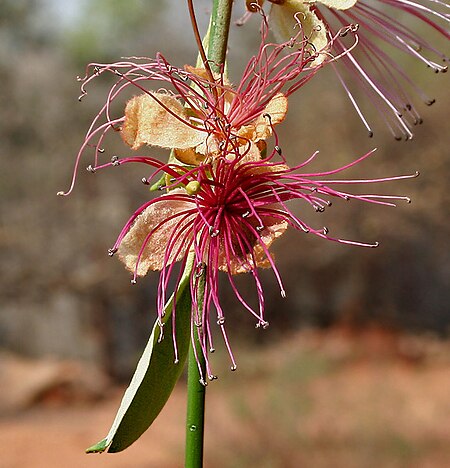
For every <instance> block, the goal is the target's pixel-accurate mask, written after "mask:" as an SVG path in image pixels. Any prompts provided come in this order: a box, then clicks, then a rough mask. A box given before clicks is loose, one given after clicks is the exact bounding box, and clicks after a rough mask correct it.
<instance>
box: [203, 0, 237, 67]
mask: <svg viewBox="0 0 450 468" xmlns="http://www.w3.org/2000/svg"><path fill="white" fill-rule="evenodd" d="M232 7H233V1H232V0H214V2H213V9H212V14H211V26H210V31H209V47H208V59H209V60H211V68H212V70H213V71H215V72H220V71H221V68H222V66H223V65H224V64H225V58H226V55H227V47H228V32H229V30H230V22H231V9H232Z"/></svg>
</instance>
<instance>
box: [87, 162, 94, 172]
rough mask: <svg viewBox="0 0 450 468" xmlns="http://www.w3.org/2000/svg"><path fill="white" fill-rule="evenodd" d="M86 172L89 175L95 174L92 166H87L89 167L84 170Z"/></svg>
mask: <svg viewBox="0 0 450 468" xmlns="http://www.w3.org/2000/svg"><path fill="white" fill-rule="evenodd" d="M86 170H87V171H88V172H90V173H91V174H95V168H94V167H92V164H89V166H88V167H87V168H86Z"/></svg>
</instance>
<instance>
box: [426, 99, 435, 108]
mask: <svg viewBox="0 0 450 468" xmlns="http://www.w3.org/2000/svg"><path fill="white" fill-rule="evenodd" d="M435 102H436V99H428V101H425V104H426V105H427V106H432V105H433V104H434V103H435Z"/></svg>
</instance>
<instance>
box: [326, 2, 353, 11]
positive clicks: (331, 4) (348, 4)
mask: <svg viewBox="0 0 450 468" xmlns="http://www.w3.org/2000/svg"><path fill="white" fill-rule="evenodd" d="M356 2H357V0H319V1H318V3H322V5H325V6H327V7H329V8H335V9H336V10H348V9H349V8H351V7H353V6H355V4H356Z"/></svg>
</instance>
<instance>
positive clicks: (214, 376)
mask: <svg viewBox="0 0 450 468" xmlns="http://www.w3.org/2000/svg"><path fill="white" fill-rule="evenodd" d="M208 379H209V380H217V379H218V377H217V375H214V374H209V375H208Z"/></svg>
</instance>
